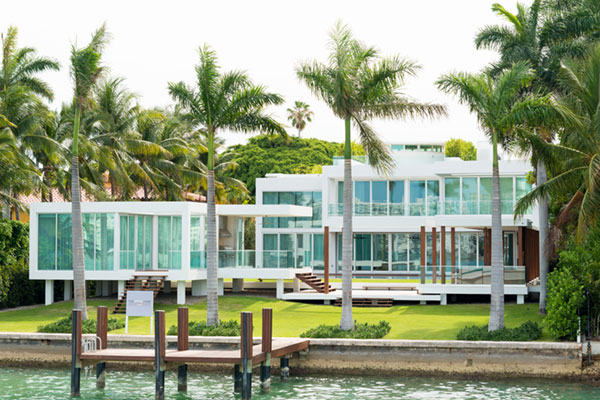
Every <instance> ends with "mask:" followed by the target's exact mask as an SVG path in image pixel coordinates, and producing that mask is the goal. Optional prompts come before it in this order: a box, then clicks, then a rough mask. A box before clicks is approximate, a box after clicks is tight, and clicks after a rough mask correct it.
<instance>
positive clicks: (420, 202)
mask: <svg viewBox="0 0 600 400" xmlns="http://www.w3.org/2000/svg"><path fill="white" fill-rule="evenodd" d="M410 215H425V181H410Z"/></svg>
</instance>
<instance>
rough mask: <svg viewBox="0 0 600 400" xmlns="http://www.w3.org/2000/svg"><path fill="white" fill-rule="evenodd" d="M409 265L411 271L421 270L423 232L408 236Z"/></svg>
mask: <svg viewBox="0 0 600 400" xmlns="http://www.w3.org/2000/svg"><path fill="white" fill-rule="evenodd" d="M408 265H409V268H410V270H411V271H419V270H420V265H421V234H420V233H411V234H409V236H408Z"/></svg>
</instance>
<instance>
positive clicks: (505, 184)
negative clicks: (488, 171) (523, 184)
mask: <svg viewBox="0 0 600 400" xmlns="http://www.w3.org/2000/svg"><path fill="white" fill-rule="evenodd" d="M500 200H501V202H502V214H512V213H513V178H500Z"/></svg>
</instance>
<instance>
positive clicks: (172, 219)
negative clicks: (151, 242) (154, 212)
mask: <svg viewBox="0 0 600 400" xmlns="http://www.w3.org/2000/svg"><path fill="white" fill-rule="evenodd" d="M181 229H182V228H181V216H178V215H166V216H163V215H161V216H159V217H158V268H159V269H181V235H182V231H181Z"/></svg>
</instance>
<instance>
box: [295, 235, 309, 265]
mask: <svg viewBox="0 0 600 400" xmlns="http://www.w3.org/2000/svg"><path fill="white" fill-rule="evenodd" d="M311 236H312V235H311V234H310V233H299V234H297V235H296V265H297V266H298V268H300V267H310V266H312V240H311Z"/></svg>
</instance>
